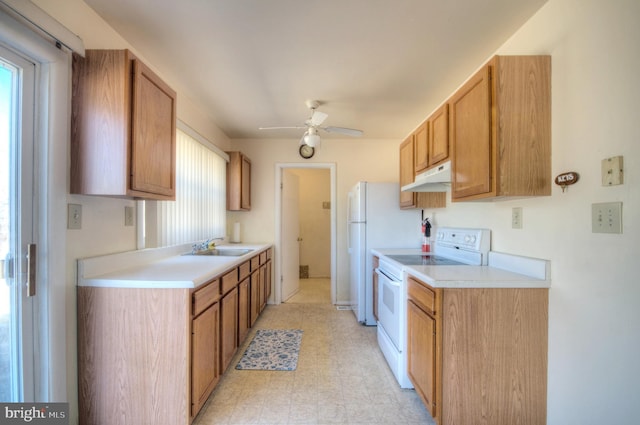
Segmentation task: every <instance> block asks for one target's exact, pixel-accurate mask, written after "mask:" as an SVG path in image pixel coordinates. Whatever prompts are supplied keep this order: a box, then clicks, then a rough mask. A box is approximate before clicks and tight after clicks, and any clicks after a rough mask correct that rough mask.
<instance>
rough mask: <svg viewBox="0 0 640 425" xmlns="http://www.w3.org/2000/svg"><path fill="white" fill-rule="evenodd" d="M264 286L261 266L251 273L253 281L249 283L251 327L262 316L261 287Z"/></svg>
mask: <svg viewBox="0 0 640 425" xmlns="http://www.w3.org/2000/svg"><path fill="white" fill-rule="evenodd" d="M261 285H262V273H261V272H260V266H259V264H258V265H257V266H256V268H255V269H252V271H251V279H250V281H249V298H250V301H249V306H250V311H249V321H250V323H251V326H253V325H254V323H255V322H256V320H257V319H258V316H259V315H260V286H261Z"/></svg>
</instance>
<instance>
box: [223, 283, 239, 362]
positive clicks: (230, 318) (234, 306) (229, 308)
mask: <svg viewBox="0 0 640 425" xmlns="http://www.w3.org/2000/svg"><path fill="white" fill-rule="evenodd" d="M237 349H238V288H237V287H236V288H233V289H232V290H231V291H229V292H228V293H227V294H226V295H225V296H224V297H222V301H220V370H222V372H223V373H224V371H225V370H227V367H229V364H230V363H231V359H232V358H233V356H234V355H235V354H236V350H237Z"/></svg>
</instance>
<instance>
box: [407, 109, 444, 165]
mask: <svg viewBox="0 0 640 425" xmlns="http://www.w3.org/2000/svg"><path fill="white" fill-rule="evenodd" d="M413 139H414V143H415V158H414V163H415V170H414V172H415V174H420V173H422V172H423V171H426V170H427V169H429V168H431V167H433V166H435V165H437V164H439V163H441V162H443V161H445V160H446V159H448V158H449V105H448V104H446V103H445V104H444V105H442V106H441V107H440V108H438V109H437V110H436V111H435V112H434V113H433V114H431V115H430V116H429V118H427V120H426V121H425V122H424V123H422V124H421V125H420V126H419V127H418V128H417V129H416V130H415V131H414V133H413Z"/></svg>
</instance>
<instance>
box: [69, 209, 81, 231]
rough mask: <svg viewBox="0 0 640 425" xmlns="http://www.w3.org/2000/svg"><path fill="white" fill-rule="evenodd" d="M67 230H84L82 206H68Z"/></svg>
mask: <svg viewBox="0 0 640 425" xmlns="http://www.w3.org/2000/svg"><path fill="white" fill-rule="evenodd" d="M67 229H82V205H79V204H67Z"/></svg>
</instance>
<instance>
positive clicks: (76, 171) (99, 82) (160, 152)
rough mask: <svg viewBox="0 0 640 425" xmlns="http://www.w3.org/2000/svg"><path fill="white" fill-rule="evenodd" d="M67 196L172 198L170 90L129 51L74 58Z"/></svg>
mask: <svg viewBox="0 0 640 425" xmlns="http://www.w3.org/2000/svg"><path fill="white" fill-rule="evenodd" d="M71 121H72V125H71V193H77V194H84V195H103V196H117V197H128V198H140V199H160V200H174V199H175V167H176V93H175V91H173V90H172V89H171V88H170V87H169V86H168V85H167V84H165V83H164V82H163V81H162V80H160V78H159V77H158V76H157V75H156V74H154V73H153V72H152V71H151V70H150V69H149V68H148V67H147V66H146V65H144V64H143V63H142V62H140V60H139V59H137V58H136V57H135V56H134V55H133V54H132V53H131V52H130V51H128V50H87V51H86V56H85V57H84V58H83V57H81V56H79V55H75V54H74V56H73V97H72V115H71Z"/></svg>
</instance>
